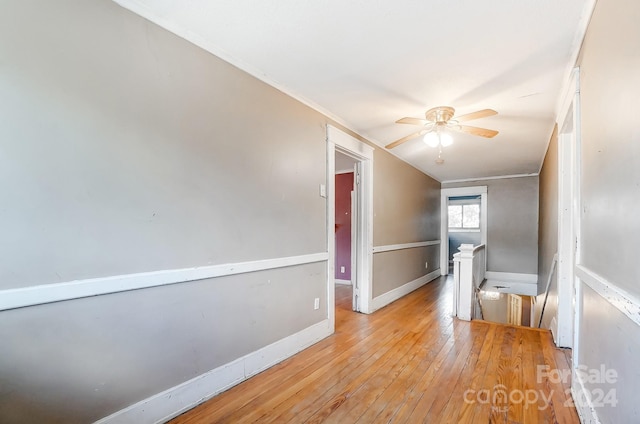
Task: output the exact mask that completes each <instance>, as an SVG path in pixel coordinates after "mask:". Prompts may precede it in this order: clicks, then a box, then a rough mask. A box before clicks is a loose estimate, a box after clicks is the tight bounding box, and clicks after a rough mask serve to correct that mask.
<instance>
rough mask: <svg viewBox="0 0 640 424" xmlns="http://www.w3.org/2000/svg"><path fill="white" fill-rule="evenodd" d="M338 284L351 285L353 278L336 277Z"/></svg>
mask: <svg viewBox="0 0 640 424" xmlns="http://www.w3.org/2000/svg"><path fill="white" fill-rule="evenodd" d="M336 284H341V285H343V286H350V285H351V280H340V279H338V278H336Z"/></svg>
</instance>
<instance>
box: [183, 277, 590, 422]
mask: <svg viewBox="0 0 640 424" xmlns="http://www.w3.org/2000/svg"><path fill="white" fill-rule="evenodd" d="M451 310H452V291H451V282H450V280H449V282H448V281H447V279H446V278H440V279H438V280H436V281H434V282H432V283H430V284H427V285H425V286H423V287H421V288H420V289H418V290H416V291H414V292H413V293H411V294H409V295H407V296H405V297H403V298H401V299H398V300H397V301H396V302H393V303H392V304H390V305H388V306H386V307H385V308H382V309H380V310H378V311H376V312H375V313H374V314H371V315H364V314H358V313H355V312H353V311H351V286H338V287H337V288H336V332H335V334H333V335H332V336H330V337H328V338H327V339H325V340H322V341H320V342H319V343H317V344H315V345H314V346H312V347H310V348H308V349H306V350H304V351H303V352H300V353H299V354H297V355H295V356H293V357H292V358H289V359H287V360H285V361H283V362H281V363H280V364H277V365H276V366H274V367H272V368H270V369H268V370H266V371H264V372H262V373H260V374H258V375H256V376H254V377H252V378H251V379H249V380H247V381H246V382H244V383H242V384H239V385H237V386H236V387H234V388H231V389H229V390H227V391H226V392H223V393H221V394H219V395H218V396H216V397H214V398H212V399H210V400H209V401H207V402H205V403H203V404H202V405H200V406H198V407H196V408H194V409H192V410H191V411H188V412H186V413H184V414H183V415H181V416H179V417H177V418H175V419H174V420H172V423H173V424H187V423H190V424H204V423H206V424H209V423H234V424H235V423H254V422H256V423H278V424H279V423H295V424H298V423H304V422H306V423H358V424H368V423H376V424H377V423H392V422H393V423H414V422H430V423H436V422H437V423H474V424H475V423H489V422H491V423H507V422H508V423H510V424H514V423H518V424H522V423H538V422H544V423H553V422H559V423H578V422H579V420H578V416H577V413H576V411H575V408H572V407H570V406H566V405H570V401H571V399H570V396H569V395H568V394H567V392H565V390H566V389H567V388H568V387H569V386H568V385H567V384H563V383H562V382H560V383H558V382H553V381H551V380H550V379H549V378H548V376H547V377H546V378H540V376H539V373H538V372H537V369H538V368H537V367H538V366H548V367H550V369H558V370H568V369H570V366H571V362H570V361H571V356H570V351H569V352H567V350H561V349H556V348H555V346H553V342H552V339H551V336H550V333H549V332H548V331H546V330H536V329H525V328H522V327H514V326H505V325H501V324H495V323H488V322H482V321H476V322H464V321H459V320H457V319H455V318H453V317H452V316H451ZM501 387H503V388H504V390H505V393H507V397H506V398H504V397H500V396H496V394H499V393H497V390H498V388H501ZM517 391H520V392H522V393H538V394H539V396H540V397H539V398H538V399H535V400H534V402H533V403H532V404H529V403H527V402H524V401H522V400H519V399H518V398H517V397H514V396H513V395H512V396H511V397H509V394H510V393H515V392H517ZM470 394H471V395H470ZM543 396H544V397H548V398H549V399H551V402H550V404H549V405H546V404H545V403H544V402H543V401H542V397H543Z"/></svg>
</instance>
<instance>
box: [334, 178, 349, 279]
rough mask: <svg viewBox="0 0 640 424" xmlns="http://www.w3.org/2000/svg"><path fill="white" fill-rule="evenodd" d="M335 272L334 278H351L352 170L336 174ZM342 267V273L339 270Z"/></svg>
mask: <svg viewBox="0 0 640 424" xmlns="http://www.w3.org/2000/svg"><path fill="white" fill-rule="evenodd" d="M335 187H336V221H335V223H336V272H335V278H337V279H340V280H351V191H352V190H353V172H347V173H345V174H337V175H336V186H335ZM341 267H344V270H345V271H344V273H343V272H341Z"/></svg>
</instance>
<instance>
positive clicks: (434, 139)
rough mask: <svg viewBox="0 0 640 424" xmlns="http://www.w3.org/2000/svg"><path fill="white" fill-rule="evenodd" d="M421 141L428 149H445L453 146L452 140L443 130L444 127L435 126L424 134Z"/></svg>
mask: <svg viewBox="0 0 640 424" xmlns="http://www.w3.org/2000/svg"><path fill="white" fill-rule="evenodd" d="M423 141H424V142H425V143H426V144H427V146H429V147H438V146H442V147H447V146H451V145H452V144H453V138H452V137H451V135H450V134H448V133H447V132H446V131H445V130H444V126H443V125H440V124H436V126H435V128H433V129H432V130H431V131H429V132H428V133H426V134H425V136H424V138H423Z"/></svg>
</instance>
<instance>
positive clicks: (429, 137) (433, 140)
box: [422, 131, 440, 147]
mask: <svg viewBox="0 0 640 424" xmlns="http://www.w3.org/2000/svg"><path fill="white" fill-rule="evenodd" d="M422 140H423V141H424V142H425V143H426V145H427V146H429V147H438V144H440V137H439V134H438V133H437V132H435V131H429V132H428V133H426V134H425V136H424V138H423V139H422Z"/></svg>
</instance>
